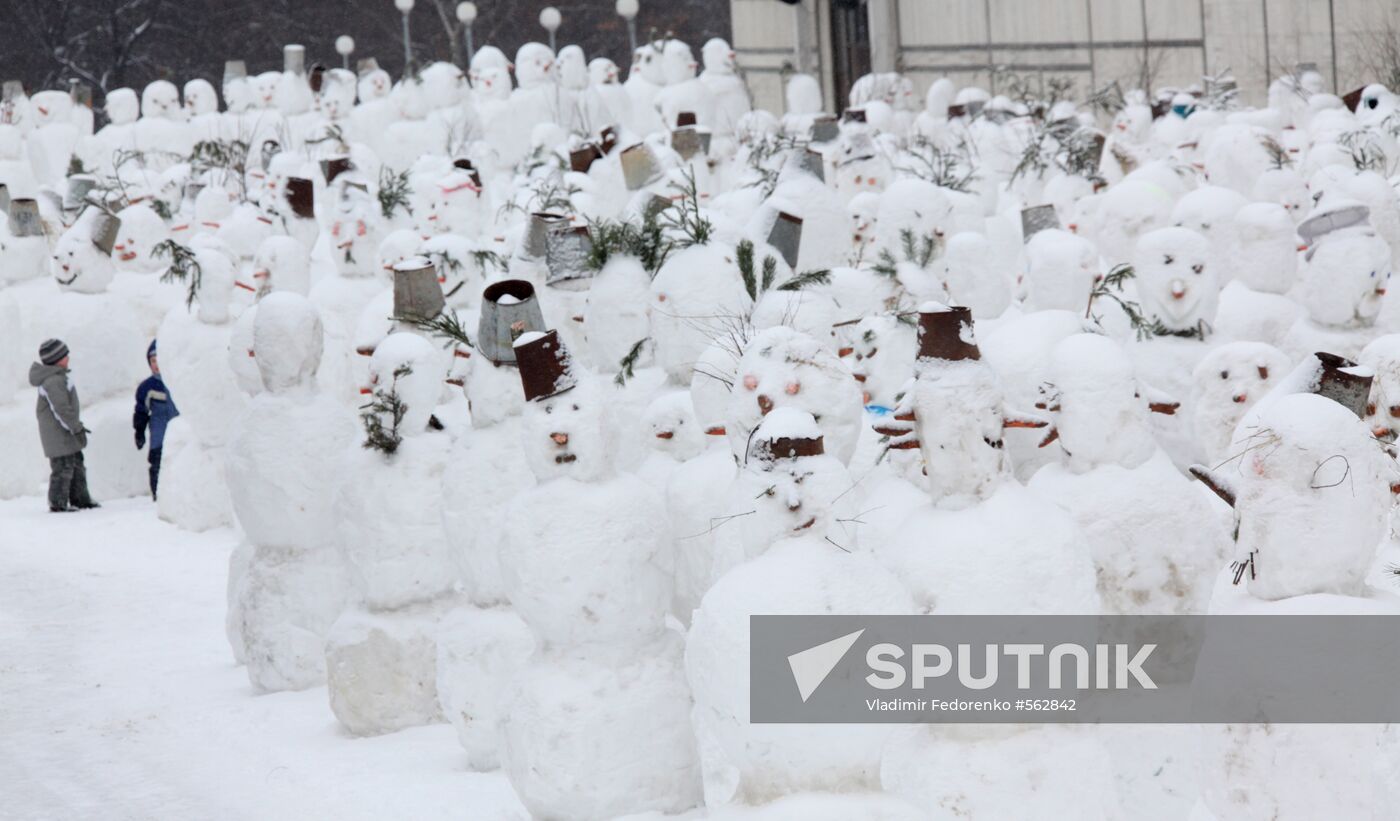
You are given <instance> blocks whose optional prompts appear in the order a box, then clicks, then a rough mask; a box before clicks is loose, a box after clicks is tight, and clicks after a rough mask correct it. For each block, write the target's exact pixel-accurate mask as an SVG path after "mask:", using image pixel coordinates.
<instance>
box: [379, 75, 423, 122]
mask: <svg viewBox="0 0 1400 821" xmlns="http://www.w3.org/2000/svg"><path fill="white" fill-rule="evenodd" d="M425 86H426V84H425V83H424V82H423V81H422V80H421V79H419V78H417V77H405V78H404V79H402V80H400V81H399V82H397V83H395V84H394V90H393V92H392V93H391V94H390V95H389V99H390V101H391V102H393V104H394V108H395V109H396V110H397V111H398V113H399V116H400V117H401V118H403V119H405V120H422V119H424V118H425V117H427V116H428V111H429V108H430V105H429V103H430V100H429V97H428V93H427V90H426V87H425Z"/></svg>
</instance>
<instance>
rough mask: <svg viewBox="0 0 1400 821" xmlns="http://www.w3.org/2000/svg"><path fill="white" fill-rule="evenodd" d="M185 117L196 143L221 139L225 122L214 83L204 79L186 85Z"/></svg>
mask: <svg viewBox="0 0 1400 821" xmlns="http://www.w3.org/2000/svg"><path fill="white" fill-rule="evenodd" d="M184 115H185V119H186V120H187V121H188V122H189V124H190V130H191V132H192V134H191V136H192V138H193V139H194V141H195V142H196V143H200V142H204V141H207V140H217V139H219V134H220V129H221V127H222V125H221V124H222V122H223V120H222V118H221V117H220V116H219V95H218V92H216V91H215V90H214V84H213V83H210V82H209V81H208V80H205V79H203V78H202V77H201V78H196V79H193V80H190V81H189V82H187V83H185V105H184Z"/></svg>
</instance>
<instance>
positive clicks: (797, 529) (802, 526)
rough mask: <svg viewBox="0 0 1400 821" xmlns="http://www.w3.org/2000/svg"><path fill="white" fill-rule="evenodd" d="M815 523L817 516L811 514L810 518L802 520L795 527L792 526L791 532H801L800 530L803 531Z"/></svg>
mask: <svg viewBox="0 0 1400 821" xmlns="http://www.w3.org/2000/svg"><path fill="white" fill-rule="evenodd" d="M816 523H817V517H816V516H813V517H812V518H810V519H808V520H807V521H805V522H803V523H802V524H800V525H798V526H797V527H794V528H793V529H792V532H793V533H801V532H802V531H804V530H806V529H808V528H810V527H811V526H812V525H814V524H816Z"/></svg>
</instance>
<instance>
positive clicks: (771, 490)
mask: <svg viewBox="0 0 1400 821" xmlns="http://www.w3.org/2000/svg"><path fill="white" fill-rule="evenodd" d="M777 492H778V489H777V488H775V487H769V488H768V489H767V490H765V491H763V495H764V496H773V495H776V494H777Z"/></svg>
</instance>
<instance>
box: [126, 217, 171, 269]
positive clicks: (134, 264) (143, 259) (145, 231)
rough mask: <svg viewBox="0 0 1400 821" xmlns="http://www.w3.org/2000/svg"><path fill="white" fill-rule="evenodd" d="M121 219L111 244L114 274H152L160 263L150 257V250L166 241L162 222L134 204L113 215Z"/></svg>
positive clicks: (165, 229)
mask: <svg viewBox="0 0 1400 821" xmlns="http://www.w3.org/2000/svg"><path fill="white" fill-rule="evenodd" d="M117 219H119V220H121V225H120V228H119V229H118V231H117V241H116V243H114V244H113V245H112V260H113V261H114V262H115V263H116V266H117V270H118V271H134V272H137V273H153V272H155V271H158V270H160V268H161V266H162V263H161V262H160V261H159V260H156V259H153V258H152V257H151V251H152V250H153V249H154V248H155V247H156V246H157V245H159V244H160V243H162V242H164V241H165V240H167V239H169V238H170V230H169V229H168V228H166V226H165V220H162V219H161V218H160V215H159V214H157V213H156V212H155V211H154V210H153V209H152V208H151V207H150V206H149V205H146V204H145V203H137V204H136V205H128V206H127V207H125V208H123V209H122V210H121V211H119V212H117Z"/></svg>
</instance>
